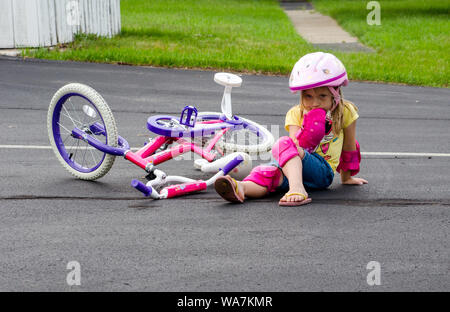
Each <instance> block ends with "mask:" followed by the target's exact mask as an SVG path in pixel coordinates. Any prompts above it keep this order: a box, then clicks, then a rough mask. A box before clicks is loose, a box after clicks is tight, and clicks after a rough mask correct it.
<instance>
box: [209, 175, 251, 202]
mask: <svg viewBox="0 0 450 312" xmlns="http://www.w3.org/2000/svg"><path fill="white" fill-rule="evenodd" d="M214 188H215V189H216V192H217V194H219V195H220V196H222V198H223V199H225V200H228V201H229V202H232V203H243V202H244V198H243V197H242V196H240V195H239V185H238V183H237V181H236V180H235V179H233V178H232V177H230V176H224V177H220V178H218V179H217V180H216V182H214Z"/></svg>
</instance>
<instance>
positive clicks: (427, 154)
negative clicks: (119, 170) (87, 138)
mask: <svg viewBox="0 0 450 312" xmlns="http://www.w3.org/2000/svg"><path fill="white" fill-rule="evenodd" d="M2 148H3V149H41V150H50V149H52V147H51V146H50V145H0V149H2ZM92 149H93V147H92ZM139 149H141V147H132V148H131V150H132V151H137V150H139ZM361 155H363V156H412V157H450V153H397V152H361Z"/></svg>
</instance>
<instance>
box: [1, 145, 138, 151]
mask: <svg viewBox="0 0 450 312" xmlns="http://www.w3.org/2000/svg"><path fill="white" fill-rule="evenodd" d="M75 147H76V146H68V147H66V148H68V149H70V148H75ZM1 148H4V149H40V150H51V149H52V147H51V146H50V145H0V149H1ZM82 148H83V149H84V147H82ZM89 149H95V148H93V147H90V148H89ZM139 149H140V148H138V147H132V148H131V150H132V151H137V150H139Z"/></svg>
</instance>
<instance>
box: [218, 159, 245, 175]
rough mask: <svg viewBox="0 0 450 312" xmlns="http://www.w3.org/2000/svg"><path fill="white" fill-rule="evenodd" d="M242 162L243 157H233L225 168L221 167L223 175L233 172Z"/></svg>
mask: <svg viewBox="0 0 450 312" xmlns="http://www.w3.org/2000/svg"><path fill="white" fill-rule="evenodd" d="M243 161H244V157H242V155H238V156H236V157H234V158H233V159H232V160H231V161H230V162H229V163H228V164H226V165H225V167H223V169H222V171H223V174H224V175H225V174H228V172H230V171H231V170H233V169H234V168H235V167H236V166H238V165H239V164H240V163H241V162H243Z"/></svg>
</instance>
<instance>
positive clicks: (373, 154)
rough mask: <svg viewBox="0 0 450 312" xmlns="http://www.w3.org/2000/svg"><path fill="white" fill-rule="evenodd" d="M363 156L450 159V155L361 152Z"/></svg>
mask: <svg viewBox="0 0 450 312" xmlns="http://www.w3.org/2000/svg"><path fill="white" fill-rule="evenodd" d="M361 155H366V156H413V157H450V153H396V152H361Z"/></svg>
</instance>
